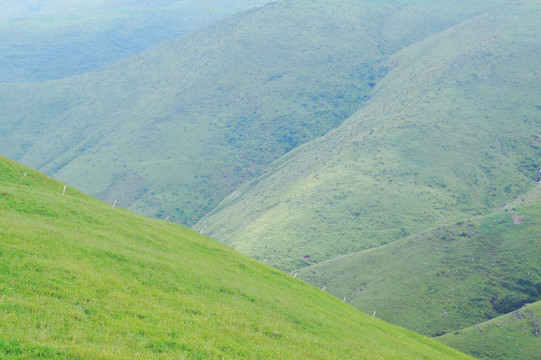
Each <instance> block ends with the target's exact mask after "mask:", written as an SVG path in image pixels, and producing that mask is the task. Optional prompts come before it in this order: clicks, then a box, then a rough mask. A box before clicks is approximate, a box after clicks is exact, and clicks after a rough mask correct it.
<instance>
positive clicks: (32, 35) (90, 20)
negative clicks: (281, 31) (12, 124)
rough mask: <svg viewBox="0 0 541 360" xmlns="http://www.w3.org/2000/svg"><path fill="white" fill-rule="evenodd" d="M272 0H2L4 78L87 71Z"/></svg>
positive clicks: (0, 68) (0, 78)
mask: <svg viewBox="0 0 541 360" xmlns="http://www.w3.org/2000/svg"><path fill="white" fill-rule="evenodd" d="M266 2H267V1H266V0H238V1H227V2H225V1H217V0H199V1H194V0H182V1H174V0H163V1H139V0H122V1H118V0H92V1H88V0H85V1H67V0H45V1H33V0H32V1H28V0H21V1H5V0H4V1H0V9H2V11H1V12H0V82H18V81H22V82H26V81H43V80H49V79H58V78H63V77H68V76H73V75H78V74H82V73H84V72H87V71H90V70H94V69H97V68H99V67H102V66H105V65H107V64H109V63H111V62H114V61H117V60H120V59H122V58H125V57H127V56H130V55H133V54H136V53H138V52H140V51H143V50H146V49H148V48H150V47H152V46H155V45H158V44H160V43H163V42H165V41H167V40H171V39H175V38H177V37H179V36H182V35H185V34H187V33H189V32H193V31H195V30H198V29H200V28H202V27H204V26H206V25H208V24H210V23H212V22H214V21H217V20H219V19H221V18H223V17H225V16H227V15H231V14H233V13H235V12H238V11H242V10H246V9H249V8H252V7H254V6H258V5H263V4H264V3H266Z"/></svg>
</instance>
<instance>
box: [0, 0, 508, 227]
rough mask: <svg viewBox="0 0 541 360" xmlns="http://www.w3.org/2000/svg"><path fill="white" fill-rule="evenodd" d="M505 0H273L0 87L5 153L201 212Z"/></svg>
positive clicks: (125, 194) (88, 184)
mask: <svg viewBox="0 0 541 360" xmlns="http://www.w3.org/2000/svg"><path fill="white" fill-rule="evenodd" d="M503 3H505V1H502V0H493V1H480V0H478V1H469V2H464V1H452V2H449V1H448V0H438V1H430V2H428V1H414V2H403V1H398V2H396V1H370V2H354V1H350V2H340V1H335V2H330V1H326V0H317V1H301V0H295V1H283V2H276V3H272V4H269V5H267V6H264V7H262V8H258V9H255V10H250V11H247V12H244V13H242V14H237V15H234V16H232V17H229V18H227V19H225V20H223V21H220V22H218V23H215V24H213V25H212V26H209V27H207V28H205V29H203V30H201V31H198V32H196V33H192V34H190V35H188V36H185V37H182V38H180V39H177V40H174V41H172V42H169V43H166V44H164V45H162V46H158V47H155V48H152V49H150V50H148V51H146V52H144V53H141V54H139V55H137V56H134V57H132V58H129V59H125V60H123V61H121V62H119V63H115V64H113V65H111V66H108V67H105V68H103V69H100V70H99V71H95V72H92V73H88V74H85V75H81V76H77V77H73V78H69V79H63V80H59V81H50V82H45V83H40V84H7V85H2V86H0V93H1V94H2V96H1V97H0V113H2V125H3V127H2V129H0V153H2V154H4V155H6V156H9V157H10V158H13V159H16V160H18V161H21V162H23V163H25V164H27V165H28V166H32V167H34V168H38V169H39V170H42V171H44V172H45V173H47V174H49V175H51V176H54V177H55V178H58V179H62V180H63V181H66V182H68V183H69V184H70V185H72V186H75V187H77V188H80V189H81V190H84V191H86V192H88V193H90V194H91V195H94V196H96V197H98V198H100V199H102V200H104V201H107V202H113V201H114V200H115V199H116V200H118V204H119V206H122V207H125V208H129V209H130V210H133V211H136V212H138V213H140V214H144V215H147V216H152V217H157V218H162V219H163V218H165V217H166V216H170V219H171V220H172V221H175V222H179V223H183V224H187V225H193V224H194V223H195V222H196V221H197V220H199V219H200V218H201V217H203V215H205V214H207V213H208V212H210V211H211V210H212V209H214V208H215V207H216V206H217V205H218V204H219V203H220V202H221V200H223V199H224V198H225V197H226V196H227V195H229V194H230V193H231V192H232V191H233V190H235V189H236V188H237V187H238V186H239V185H241V184H243V183H245V182H247V181H248V180H250V179H253V178H254V177H256V176H258V175H260V174H261V173H262V172H263V171H264V169H265V168H266V167H267V166H268V165H269V164H270V163H271V162H272V161H274V160H276V159H277V158H278V157H280V156H281V155H283V154H284V153H286V152H288V151H290V150H291V149H293V148H294V147H296V146H298V145H300V144H302V143H305V142H307V141H309V140H311V139H314V138H316V137H319V136H321V135H323V134H325V133H327V132H328V131H329V130H331V129H332V128H334V127H336V126H337V125H339V124H340V123H341V122H342V121H344V119H346V118H347V117H349V116H350V115H351V114H353V113H354V112H355V111H356V110H357V109H358V108H359V107H361V106H363V104H364V103H365V101H366V99H367V97H368V96H369V94H370V92H371V91H372V87H373V86H375V84H376V83H377V82H378V81H379V79H380V78H381V77H382V76H383V75H384V74H385V73H386V72H387V70H388V64H385V65H382V62H383V61H385V60H386V59H387V58H388V57H389V56H390V55H392V54H394V53H396V52H397V51H399V50H400V49H402V48H404V47H405V46H408V45H410V44H411V43H413V42H415V41H417V40H420V39H423V38H425V37H426V36H429V35H430V34H433V33H435V32H437V31H441V30H443V29H445V28H448V27H450V26H452V25H454V24H456V23H459V22H461V21H463V20H464V19H468V18H471V17H473V16H475V15H477V14H479V13H481V12H483V11H486V10H487V9H492V8H494V7H496V6H499V5H501V4H503ZM442 10H443V11H442Z"/></svg>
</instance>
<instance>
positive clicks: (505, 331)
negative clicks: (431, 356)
mask: <svg viewBox="0 0 541 360" xmlns="http://www.w3.org/2000/svg"><path fill="white" fill-rule="evenodd" d="M539 319H541V302H536V303H533V304H529V305H527V306H524V307H523V308H520V309H518V310H516V311H513V312H512V313H510V314H507V315H504V316H500V317H497V318H495V319H492V320H490V321H487V322H484V323H482V324H478V325H475V326H473V327H471V328H468V329H464V330H461V331H457V332H455V333H453V334H449V335H445V336H443V337H440V338H438V340H439V341H441V342H442V343H444V344H447V345H449V346H452V347H454V348H456V349H460V350H462V351H465V352H467V353H469V354H472V355H473V356H475V357H476V358H478V359H486V360H489V359H490V360H521V359H538V358H539V357H541V338H540V337H539V336H540V331H539Z"/></svg>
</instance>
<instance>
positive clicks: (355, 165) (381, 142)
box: [195, 1, 541, 311]
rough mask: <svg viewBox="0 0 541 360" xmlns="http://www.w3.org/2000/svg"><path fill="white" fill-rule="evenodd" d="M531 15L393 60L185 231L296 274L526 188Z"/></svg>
mask: <svg viewBox="0 0 541 360" xmlns="http://www.w3.org/2000/svg"><path fill="white" fill-rule="evenodd" d="M540 10H541V9H540V6H539V4H538V3H537V2H535V1H523V2H516V3H513V4H509V5H506V6H503V7H501V8H499V9H497V10H492V11H488V12H486V13H485V14H482V15H480V16H477V17H475V18H473V19H470V20H467V21H464V22H462V23H460V24H458V25H456V26H453V27H451V28H449V29H447V30H445V31H442V32H439V33H437V34H434V35H432V36H430V37H428V38H426V39H425V40H422V41H418V42H416V43H414V44H412V45H411V46H409V47H407V48H405V49H403V50H402V51H400V52H398V53H396V54H395V55H393V56H391V57H390V58H389V60H388V61H387V62H386V63H385V64H384V66H387V67H388V68H389V71H388V72H387V73H386V75H385V76H384V77H383V78H382V79H381V80H380V81H379V82H378V84H377V85H376V86H375V87H374V90H373V91H372V92H371V93H370V99H369V100H368V101H367V102H366V104H365V106H363V107H362V109H360V110H359V111H358V112H356V113H355V114H354V115H353V116H351V117H350V118H349V119H348V120H346V121H345V122H344V123H343V124H342V125H341V126H339V127H338V128H336V129H335V130H333V131H331V132H329V133H328V134H326V135H325V136H323V137H321V138H318V139H316V140H313V141H311V142H309V143H307V144H305V145H302V146H299V147H298V148H296V149H295V150H293V151H291V152H290V153H288V154H287V155H286V156H284V157H282V158H280V159H279V160H278V161H276V162H274V163H273V164H272V165H271V166H270V167H269V168H268V169H267V170H266V172H265V173H264V174H263V175H262V176H260V177H258V178H257V179H255V180H253V181H252V182H250V183H248V184H246V185H244V186H243V187H241V188H240V189H238V190H237V191H235V192H234V193H232V194H231V195H230V196H229V197H228V198H227V199H226V200H224V201H223V203H222V204H221V205H220V206H219V207H218V208H217V209H216V210H215V211H213V212H212V213H211V214H209V215H208V216H206V217H205V218H204V219H202V220H200V221H199V222H198V224H197V225H196V226H195V228H196V229H198V230H200V231H202V232H203V233H204V234H207V235H209V236H211V237H213V238H215V239H217V240H219V241H222V242H224V243H226V244H229V245H230V246H232V247H234V248H236V249H238V250H240V251H241V252H243V253H245V254H248V255H250V256H252V257H254V258H256V259H259V260H260V261H267V262H268V263H269V264H272V265H274V266H277V267H279V268H281V269H285V270H287V271H294V270H296V269H299V268H302V267H306V266H310V265H314V264H317V263H321V262H324V261H327V260H330V259H333V258H335V257H337V256H340V255H344V254H349V253H355V252H359V251H362V250H366V249H369V248H373V247H377V246H380V245H384V244H388V243H392V242H394V241H397V240H400V239H403V238H405V237H407V236H409V235H412V234H415V233H418V232H420V231H423V230H427V229H431V228H434V227H436V226H438V225H443V224H448V223H450V222H453V221H458V220H461V219H464V218H468V217H471V216H477V215H482V214H486V213H489V212H491V211H493V210H494V209H496V208H497V207H499V206H500V205H503V204H505V203H507V202H509V201H511V200H512V199H514V198H516V197H517V196H519V195H520V194H522V193H524V192H526V191H528V190H529V189H530V188H532V187H533V186H534V185H536V184H537V180H538V171H539V168H541V162H540V161H541V160H540V159H541V141H540V139H541V121H540V119H541V103H540V100H539V96H538V94H539V91H540V89H541V82H540V81H541V72H540V70H539V58H540V56H541V43H540V40H539V37H538V36H537V34H539V33H540V31H541V28H540V27H541V23H540V22H539V21H537V20H538V18H539V16H541V14H540ZM352 271H353V270H352ZM351 285H352V286H353V285H354V284H351ZM441 311H443V310H441Z"/></svg>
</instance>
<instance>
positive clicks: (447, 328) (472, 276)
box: [298, 184, 541, 342]
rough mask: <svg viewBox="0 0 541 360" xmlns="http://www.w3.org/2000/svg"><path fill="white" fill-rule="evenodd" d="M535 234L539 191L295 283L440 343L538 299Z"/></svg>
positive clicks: (540, 221) (308, 272)
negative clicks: (439, 337)
mask: <svg viewBox="0 0 541 360" xmlns="http://www.w3.org/2000/svg"><path fill="white" fill-rule="evenodd" d="M522 199H523V200H522ZM540 232H541V184H540V185H539V186H537V187H536V188H535V189H534V190H532V191H531V192H529V193H528V194H525V195H524V196H521V197H520V198H519V200H517V201H516V202H513V203H511V204H509V205H508V206H507V207H506V208H505V209H502V210H499V211H496V212H494V213H492V214H490V215H486V216H482V217H474V218H470V219H467V220H463V221H459V222H456V223H450V224H446V225H442V226H438V227H437V228H434V229H430V230H427V231H424V232H421V233H418V234H415V235H412V236H409V237H407V238H404V239H401V240H398V241H395V242H393V243H392V244H388V245H385V246H382V247H379V248H375V249H370V250H365V251H362V252H360V253H356V254H349V255H345V256H342V257H339V258H335V259H332V260H330V261H328V262H324V263H321V264H318V265H314V266H311V267H307V268H304V269H302V270H300V271H299V273H298V277H299V278H301V279H305V280H307V281H309V282H311V283H313V284H315V285H317V286H320V287H323V286H326V291H328V292H330V293H332V294H335V295H336V296H338V297H339V298H341V299H343V298H345V299H346V301H347V302H349V303H350V304H351V305H352V306H354V307H356V308H358V309H360V310H362V311H364V312H365V313H368V314H372V313H373V312H374V311H377V314H378V317H380V318H382V319H384V320H386V321H389V322H391V323H394V324H398V325H400V326H403V327H405V328H408V329H411V330H413V331H415V332H417V333H422V334H425V335H430V336H437V335H442V334H444V333H452V332H454V331H457V330H460V329H462V328H465V327H469V326H472V325H475V324H477V323H481V322H483V321H486V320H488V319H491V318H494V317H497V316H499V315H502V314H506V313H509V312H511V311H514V310H516V309H517V308H520V307H521V306H523V305H524V304H526V303H533V302H535V301H539V300H541V272H540V271H539V269H540V268H541V260H540V259H541V241H540V239H539V233H540ZM472 342H473V341H472Z"/></svg>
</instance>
